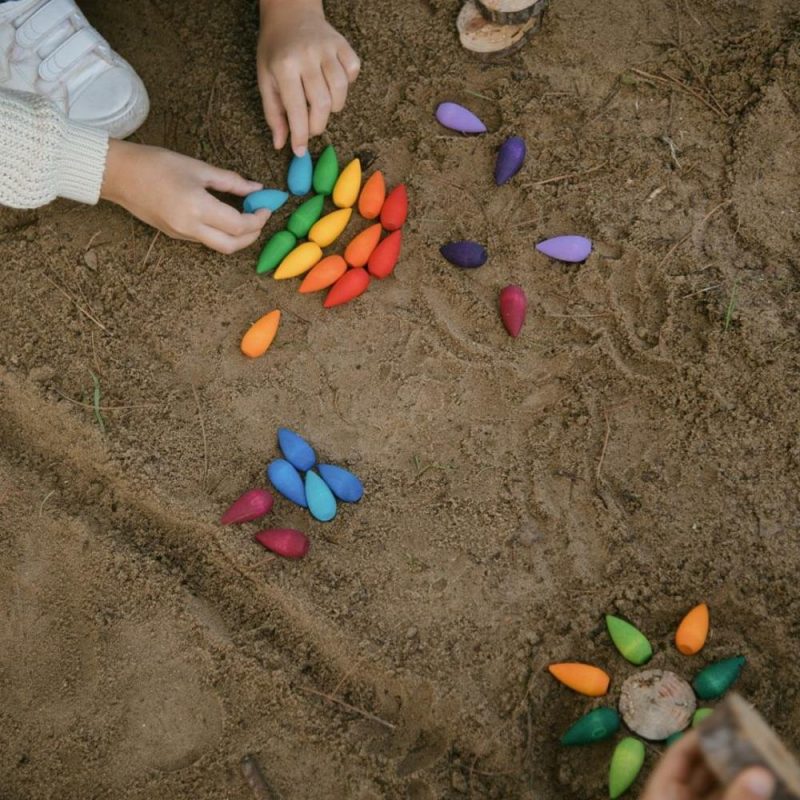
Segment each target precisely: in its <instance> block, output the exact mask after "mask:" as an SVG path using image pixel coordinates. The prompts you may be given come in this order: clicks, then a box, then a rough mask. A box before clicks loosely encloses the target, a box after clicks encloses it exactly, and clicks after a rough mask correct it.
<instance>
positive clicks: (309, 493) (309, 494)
mask: <svg viewBox="0 0 800 800" xmlns="http://www.w3.org/2000/svg"><path fill="white" fill-rule="evenodd" d="M306 500H307V502H308V510H309V511H310V512H311V516H312V517H314V519H318V520H319V521H320V522H330V521H331V520H332V519H333V518H334V517H335V516H336V500H335V498H334V496H333V494H332V493H331V490H330V489H329V488H328V486H327V484H326V483H325V481H323V480H322V478H320V476H319V475H317V473H316V472H312V471H311V470H309V471H308V472H306Z"/></svg>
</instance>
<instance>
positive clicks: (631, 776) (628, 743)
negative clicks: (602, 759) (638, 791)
mask: <svg viewBox="0 0 800 800" xmlns="http://www.w3.org/2000/svg"><path fill="white" fill-rule="evenodd" d="M643 764H644V744H643V743H642V742H641V741H639V739H634V738H633V737H632V736H626V737H625V738H624V739H623V740H622V741H621V742H620V743H619V744H618V745H617V747H616V749H615V750H614V755H613V756H611V766H610V767H609V770H608V794H609V797H611V800H616V798H617V797H619V796H620V795H623V794H625V792H627V791H628V789H630V788H631V786H632V785H633V782H634V781H635V780H636V777H637V775H638V774H639V773H640V772H641V770H642V765H643Z"/></svg>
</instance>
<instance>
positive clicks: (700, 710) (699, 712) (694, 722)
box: [692, 708, 714, 728]
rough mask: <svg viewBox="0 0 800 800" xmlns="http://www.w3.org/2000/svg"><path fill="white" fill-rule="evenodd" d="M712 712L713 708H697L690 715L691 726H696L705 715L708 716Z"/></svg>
mask: <svg viewBox="0 0 800 800" xmlns="http://www.w3.org/2000/svg"><path fill="white" fill-rule="evenodd" d="M713 713H714V709H713V708H698V709H697V711H695V712H694V716H693V717H692V727H693V728H696V727H697V726H698V725H699V724H700V723H701V722H702V721H703V720H704V719H706V717H710V716H711V715H712V714H713Z"/></svg>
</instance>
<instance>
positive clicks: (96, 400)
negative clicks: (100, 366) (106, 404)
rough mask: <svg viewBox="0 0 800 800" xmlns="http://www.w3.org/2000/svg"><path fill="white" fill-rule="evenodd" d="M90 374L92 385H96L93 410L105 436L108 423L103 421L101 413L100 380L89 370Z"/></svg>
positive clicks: (93, 395) (93, 394)
mask: <svg viewBox="0 0 800 800" xmlns="http://www.w3.org/2000/svg"><path fill="white" fill-rule="evenodd" d="M89 374H90V375H91V376H92V383H93V384H94V390H93V392H92V408H93V409H94V416H95V419H96V420H97V424H98V425H99V426H100V433H102V434H103V436H105V435H106V421H105V420H104V419H103V415H102V414H101V413H100V380H99V379H98V377H97V375H95V374H94V372H92V371H91V370H89Z"/></svg>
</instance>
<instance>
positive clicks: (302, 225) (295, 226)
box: [286, 194, 325, 239]
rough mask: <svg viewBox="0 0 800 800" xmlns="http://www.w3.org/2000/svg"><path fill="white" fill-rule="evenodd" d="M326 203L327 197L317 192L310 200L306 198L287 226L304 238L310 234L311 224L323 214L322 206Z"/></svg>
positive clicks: (299, 237)
mask: <svg viewBox="0 0 800 800" xmlns="http://www.w3.org/2000/svg"><path fill="white" fill-rule="evenodd" d="M324 204H325V197H324V196H323V195H321V194H315V195H314V196H313V197H312V198H311V199H310V200H306V201H305V203H303V205H301V206H298V207H297V208H296V209H295V211H294V213H293V214H292V216H291V217H289V221H288V222H287V223H286V227H287V228H288V229H289V230H290V231H291V232H292V233H293V234H294V235H295V236H296V237H297V238H298V239H302V238H303V237H304V236H307V235H308V232H309V231H310V230H311V226H312V225H313V224H314V223H315V222H316V221H317V220H318V219H319V218H320V217H321V216H322V207H323V205H324Z"/></svg>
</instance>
